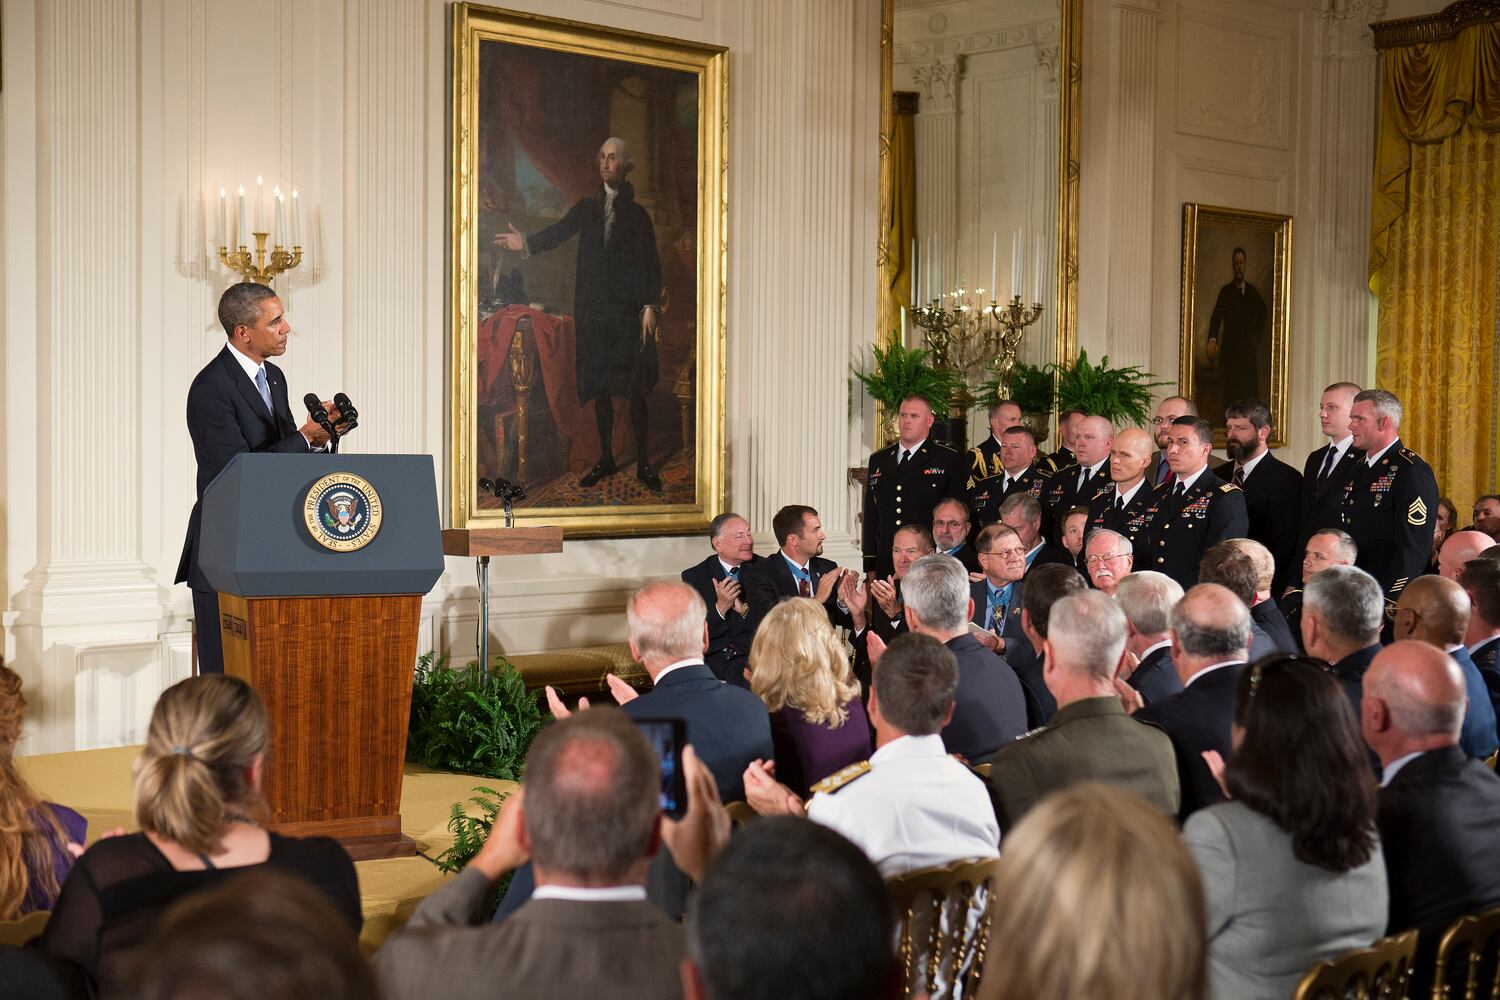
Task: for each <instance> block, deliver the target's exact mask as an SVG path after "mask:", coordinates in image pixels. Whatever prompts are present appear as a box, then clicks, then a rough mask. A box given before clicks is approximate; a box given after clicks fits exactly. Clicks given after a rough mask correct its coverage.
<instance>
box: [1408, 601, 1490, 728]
mask: <svg viewBox="0 0 1500 1000" xmlns="http://www.w3.org/2000/svg"><path fill="white" fill-rule="evenodd" d="M1468 628H1469V595H1468V594H1466V593H1465V592H1464V588H1463V587H1461V586H1460V585H1459V584H1458V582H1457V581H1455V580H1448V579H1444V578H1443V577H1440V576H1419V577H1417V578H1416V579H1415V580H1413V581H1412V582H1411V583H1408V584H1407V585H1406V587H1405V588H1404V589H1403V590H1402V591H1401V596H1400V597H1399V598H1397V600H1396V629H1395V637H1396V638H1397V639H1415V640H1417V641H1418V642H1425V643H1428V644H1429V645H1432V646H1436V647H1437V648H1438V649H1441V650H1442V651H1443V652H1445V653H1447V654H1448V655H1449V656H1451V657H1453V662H1454V663H1457V664H1458V669H1459V670H1460V671H1462V672H1463V675H1464V684H1465V685H1466V686H1467V687H1468V691H1469V705H1468V707H1467V708H1466V709H1465V710H1464V724H1463V729H1462V730H1460V732H1459V736H1458V745H1459V747H1460V748H1461V749H1462V750H1463V752H1464V753H1466V754H1468V755H1469V756H1470V757H1479V758H1484V757H1488V756H1489V755H1490V754H1492V753H1494V752H1495V750H1496V749H1500V739H1497V734H1496V731H1495V708H1494V706H1493V705H1492V704H1490V694H1489V689H1488V688H1487V687H1485V684H1484V678H1483V677H1482V676H1480V673H1479V668H1478V667H1476V666H1475V665H1474V661H1473V659H1472V658H1470V656H1469V650H1468V649H1467V648H1466V647H1465V646H1464V632H1466V631H1467V630H1468Z"/></svg>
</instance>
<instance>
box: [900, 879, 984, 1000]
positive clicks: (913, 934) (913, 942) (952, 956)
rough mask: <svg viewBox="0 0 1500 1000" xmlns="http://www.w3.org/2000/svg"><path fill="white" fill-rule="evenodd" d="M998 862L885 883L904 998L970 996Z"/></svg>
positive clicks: (974, 988) (980, 967) (975, 982)
mask: <svg viewBox="0 0 1500 1000" xmlns="http://www.w3.org/2000/svg"><path fill="white" fill-rule="evenodd" d="M999 864H1000V861H999V859H998V858H986V859H976V860H967V861H959V862H956V863H954V864H951V865H945V866H943V867H940V868H924V869H921V870H920V871H915V872H911V873H909V874H906V875H900V876H897V877H895V878H892V879H888V880H887V881H886V889H887V890H888V891H889V892H890V894H891V899H892V900H893V901H894V902H895V904H896V919H897V921H898V927H897V952H898V954H899V956H900V959H901V966H902V971H903V981H904V983H905V990H906V992H905V995H906V996H908V997H910V996H918V995H922V994H927V995H929V996H931V997H932V998H933V1000H937V998H939V997H952V996H959V995H962V996H965V997H972V996H974V995H975V993H976V991H977V990H978V988H979V978H980V976H981V975H982V974H983V972H984V960H985V955H986V952H987V951H988V948H989V937H990V922H991V920H992V918H993V915H994V898H995V894H994V887H995V874H996V872H997V871H998V870H999Z"/></svg>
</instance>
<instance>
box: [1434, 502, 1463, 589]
mask: <svg viewBox="0 0 1500 1000" xmlns="http://www.w3.org/2000/svg"><path fill="white" fill-rule="evenodd" d="M1457 530H1458V505H1457V504H1455V503H1454V502H1453V500H1452V498H1451V497H1438V502H1437V510H1436V512H1435V513H1434V514H1433V516H1432V558H1431V559H1429V560H1427V572H1428V573H1436V572H1438V553H1439V552H1441V551H1442V549H1443V543H1444V542H1446V541H1447V540H1448V536H1449V535H1452V534H1453V533H1454V532H1455V531H1457Z"/></svg>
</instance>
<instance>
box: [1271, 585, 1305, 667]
mask: <svg viewBox="0 0 1500 1000" xmlns="http://www.w3.org/2000/svg"><path fill="white" fill-rule="evenodd" d="M1276 609H1277V610H1278V611H1280V612H1281V617H1282V618H1283V619H1285V620H1286V627H1287V631H1289V632H1291V633H1292V641H1293V642H1295V643H1296V644H1297V652H1299V653H1300V652H1302V588H1301V587H1293V588H1292V589H1291V590H1288V591H1287V592H1286V593H1285V594H1283V595H1281V600H1279V601H1277V602H1276Z"/></svg>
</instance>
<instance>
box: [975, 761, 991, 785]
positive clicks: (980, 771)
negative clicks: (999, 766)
mask: <svg viewBox="0 0 1500 1000" xmlns="http://www.w3.org/2000/svg"><path fill="white" fill-rule="evenodd" d="M990 767H991V765H989V764H975V765H974V766H973V768H971V770H973V772H974V773H975V774H977V775H979V776H980V777H981V778H983V779H984V780H985V781H989V780H990Z"/></svg>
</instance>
